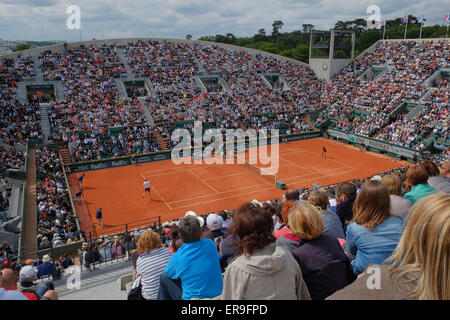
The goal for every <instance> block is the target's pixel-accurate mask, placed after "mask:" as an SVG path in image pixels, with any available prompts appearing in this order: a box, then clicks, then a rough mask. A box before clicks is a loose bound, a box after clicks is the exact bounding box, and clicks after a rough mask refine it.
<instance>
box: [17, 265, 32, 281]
mask: <svg viewBox="0 0 450 320" xmlns="http://www.w3.org/2000/svg"><path fill="white" fill-rule="evenodd" d="M35 275H36V271H34V268H33V267H32V266H25V267H22V269H20V273H19V276H20V280H21V281H22V280H28V279H31V278H33V277H34V276H35Z"/></svg>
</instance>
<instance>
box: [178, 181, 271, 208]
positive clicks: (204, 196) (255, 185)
mask: <svg viewBox="0 0 450 320" xmlns="http://www.w3.org/2000/svg"><path fill="white" fill-rule="evenodd" d="M268 183H269V182H266V183H261V184H253V185H251V186H247V187H242V188H233V189H230V190H227V191H222V192H219V193H218V194H219V195H222V194H226V193H230V192H235V191H237V190H243V189H249V188H254V187H259V186H264V185H267V184H268ZM210 196H212V194H204V195H202V196H197V197H192V198H186V199H181V200H177V201H172V202H170V204H174V203H180V202H185V201H190V200H195V199H200V198H206V197H210Z"/></svg>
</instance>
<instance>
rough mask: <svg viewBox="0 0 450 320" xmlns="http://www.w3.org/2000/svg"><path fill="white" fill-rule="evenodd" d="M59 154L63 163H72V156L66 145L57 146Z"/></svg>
mask: <svg viewBox="0 0 450 320" xmlns="http://www.w3.org/2000/svg"><path fill="white" fill-rule="evenodd" d="M59 154H60V156H61V159H62V162H63V164H65V165H66V164H69V163H72V156H71V155H70V151H69V148H68V147H67V145H64V146H62V147H60V148H59Z"/></svg>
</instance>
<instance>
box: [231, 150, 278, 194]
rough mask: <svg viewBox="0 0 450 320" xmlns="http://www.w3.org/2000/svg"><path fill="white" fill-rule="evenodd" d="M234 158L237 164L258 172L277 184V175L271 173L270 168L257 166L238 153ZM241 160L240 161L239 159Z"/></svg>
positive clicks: (262, 176) (265, 178) (268, 180)
mask: <svg viewBox="0 0 450 320" xmlns="http://www.w3.org/2000/svg"><path fill="white" fill-rule="evenodd" d="M234 160H235V161H236V163H237V164H239V165H241V166H243V167H245V168H246V169H248V170H250V171H251V172H253V173H255V174H257V175H258V176H260V177H261V178H263V179H264V180H266V181H267V182H270V183H272V184H273V185H274V186H275V185H276V184H277V175H276V174H271V173H270V172H269V171H268V170H266V169H264V168H260V167H257V166H255V165H253V164H251V163H249V162H248V161H247V160H245V158H243V157H239V156H238V155H237V154H234ZM238 160H240V161H238Z"/></svg>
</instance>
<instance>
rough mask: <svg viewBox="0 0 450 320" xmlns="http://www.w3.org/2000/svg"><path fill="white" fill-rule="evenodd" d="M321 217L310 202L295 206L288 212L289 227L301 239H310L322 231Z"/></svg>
mask: <svg viewBox="0 0 450 320" xmlns="http://www.w3.org/2000/svg"><path fill="white" fill-rule="evenodd" d="M323 228H324V227H323V217H322V214H321V213H320V211H319V209H318V208H317V207H315V206H314V205H312V204H310V203H302V204H299V205H297V206H295V207H294V208H293V209H292V210H291V211H290V213H289V229H290V230H291V231H292V232H293V233H295V234H296V235H298V236H299V237H300V238H302V239H306V240H312V239H315V238H317V237H319V236H320V235H321V234H322V232H323Z"/></svg>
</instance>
